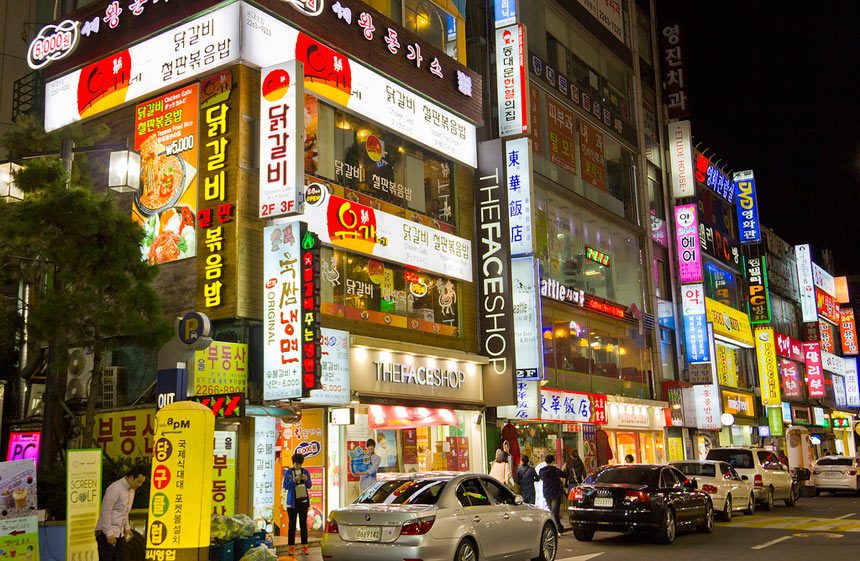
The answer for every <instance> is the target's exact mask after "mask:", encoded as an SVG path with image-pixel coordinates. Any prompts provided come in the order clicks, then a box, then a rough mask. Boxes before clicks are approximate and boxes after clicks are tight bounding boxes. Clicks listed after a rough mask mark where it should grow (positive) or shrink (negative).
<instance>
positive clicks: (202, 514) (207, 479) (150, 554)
mask: <svg viewBox="0 0 860 561" xmlns="http://www.w3.org/2000/svg"><path fill="white" fill-rule="evenodd" d="M157 418H158V422H157V426H158V429H157V431H156V433H155V444H154V445H153V450H152V476H151V479H150V481H151V483H150V485H151V487H150V494H149V519H148V525H147V528H146V558H147V559H177V560H181V559H202V558H203V557H205V556H206V554H207V552H208V549H209V529H210V521H209V513H210V512H211V510H212V457H213V452H214V443H215V417H214V416H213V415H212V411H210V410H209V409H208V408H206V407H204V406H202V405H200V404H199V403H193V402H190V401H178V402H175V403H171V404H170V405H166V406H164V407H162V408H161V409H160V410H159V412H158V415H157Z"/></svg>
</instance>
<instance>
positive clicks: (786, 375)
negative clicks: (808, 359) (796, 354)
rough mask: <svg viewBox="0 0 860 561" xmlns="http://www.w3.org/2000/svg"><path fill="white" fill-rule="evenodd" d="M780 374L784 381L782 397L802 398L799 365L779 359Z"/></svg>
mask: <svg viewBox="0 0 860 561" xmlns="http://www.w3.org/2000/svg"><path fill="white" fill-rule="evenodd" d="M779 374H780V378H781V379H782V396H783V397H787V398H792V399H797V398H800V397H801V394H800V371H799V368H798V367H797V363H795V362H792V361H790V360H786V359H784V358H781V359H779Z"/></svg>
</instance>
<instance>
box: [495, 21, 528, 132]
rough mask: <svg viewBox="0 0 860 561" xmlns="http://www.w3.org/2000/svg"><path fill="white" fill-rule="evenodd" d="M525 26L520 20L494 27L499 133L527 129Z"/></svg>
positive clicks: (526, 130)
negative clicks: (506, 25)
mask: <svg viewBox="0 0 860 561" xmlns="http://www.w3.org/2000/svg"><path fill="white" fill-rule="evenodd" d="M526 45H527V43H526V28H525V26H524V25H522V24H518V25H511V26H510V27H503V28H501V29H496V93H497V96H498V103H499V137H500V138H505V137H506V136H518V135H521V134H526V133H528V130H529V124H528V115H529V111H528V107H527V105H526V99H528V79H527V76H526V57H525V50H526Z"/></svg>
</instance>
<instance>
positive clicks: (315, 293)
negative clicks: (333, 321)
mask: <svg viewBox="0 0 860 561" xmlns="http://www.w3.org/2000/svg"><path fill="white" fill-rule="evenodd" d="M300 245H301V248H302V253H301V256H302V262H301V271H302V277H301V283H302V296H301V313H300V318H301V333H302V338H301V341H300V342H299V344H300V345H301V349H302V397H310V396H311V391H312V390H315V389H319V388H321V387H322V384H321V381H320V379H321V377H322V369H321V365H320V356H321V349H320V336H321V334H320V286H319V278H320V240H319V237H317V235H316V234H314V233H313V232H310V231H304V232H302V239H301V242H300Z"/></svg>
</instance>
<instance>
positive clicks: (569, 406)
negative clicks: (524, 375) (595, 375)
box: [539, 388, 607, 425]
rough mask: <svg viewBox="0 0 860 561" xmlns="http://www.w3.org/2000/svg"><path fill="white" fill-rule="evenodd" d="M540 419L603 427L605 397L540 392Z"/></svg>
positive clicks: (557, 391) (554, 391)
mask: <svg viewBox="0 0 860 561" xmlns="http://www.w3.org/2000/svg"><path fill="white" fill-rule="evenodd" d="M539 410H540V418H541V420H545V421H563V422H576V423H591V424H594V425H605V424H606V423H607V420H606V396H605V395H598V394H590V393H589V394H584V393H574V392H568V391H563V390H548V389H543V388H542V389H541V390H540V407H539Z"/></svg>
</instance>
